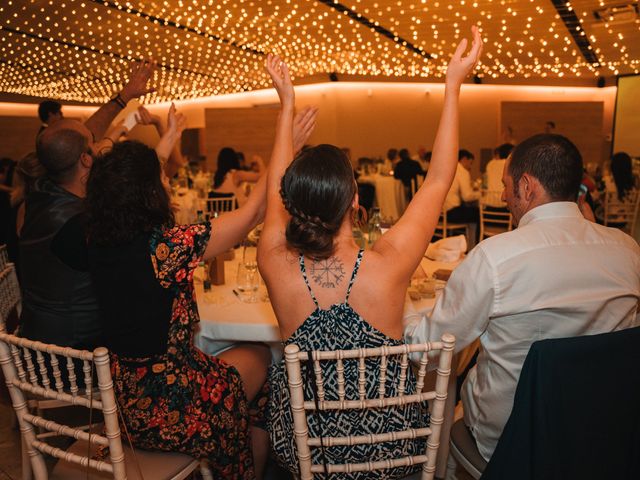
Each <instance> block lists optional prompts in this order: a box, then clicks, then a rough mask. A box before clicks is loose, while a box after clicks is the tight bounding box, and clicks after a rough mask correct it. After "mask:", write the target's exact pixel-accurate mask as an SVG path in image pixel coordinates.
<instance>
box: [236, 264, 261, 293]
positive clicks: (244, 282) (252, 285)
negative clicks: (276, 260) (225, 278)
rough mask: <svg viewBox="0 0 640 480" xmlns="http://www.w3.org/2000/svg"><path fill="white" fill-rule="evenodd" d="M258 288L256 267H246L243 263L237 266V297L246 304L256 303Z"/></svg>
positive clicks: (258, 281) (258, 280)
mask: <svg viewBox="0 0 640 480" xmlns="http://www.w3.org/2000/svg"><path fill="white" fill-rule="evenodd" d="M259 286H260V278H259V276H258V267H257V264H256V267H255V268H250V267H247V265H246V264H245V263H244V262H240V263H239V264H238V275H237V277H236V288H237V289H238V297H239V298H240V300H241V301H243V302H246V303H253V302H255V301H256V293H257V291H258V287H259Z"/></svg>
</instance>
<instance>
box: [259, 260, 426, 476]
mask: <svg viewBox="0 0 640 480" xmlns="http://www.w3.org/2000/svg"><path fill="white" fill-rule="evenodd" d="M362 253H363V252H362V250H360V252H359V253H358V258H357V260H356V264H355V267H354V269H353V273H352V274H351V280H350V282H349V286H348V287H347V296H346V298H345V301H344V302H343V303H341V304H335V305H332V306H331V308H328V309H321V308H320V307H319V305H318V301H317V300H316V297H315V295H314V294H313V291H312V290H311V286H310V285H309V282H308V280H307V274H306V268H305V264H304V257H302V256H300V259H299V263H300V270H301V272H302V276H303V279H304V281H305V283H306V285H307V288H308V289H309V293H310V294H311V298H312V299H313V302H314V303H315V306H316V309H315V310H314V311H313V313H312V314H311V315H310V316H309V318H307V319H306V320H305V321H304V322H303V323H302V325H300V327H298V329H297V330H296V331H295V332H294V333H293V335H291V337H289V339H288V340H287V341H286V342H285V345H288V344H291V343H295V344H296V345H298V346H299V347H300V350H302V351H310V350H339V349H344V350H348V349H355V348H376V347H381V346H383V345H387V346H395V345H402V343H403V342H402V341H401V340H395V339H393V338H390V337H387V336H386V335H385V334H384V333H382V332H380V331H379V330H377V329H375V328H374V327H372V326H371V325H370V324H369V323H367V322H366V321H365V320H364V319H363V318H362V317H361V316H360V315H358V313H357V312H356V311H355V310H353V308H351V305H349V294H350V292H351V287H352V286H353V283H354V281H355V278H356V275H357V273H358V268H359V266H360V262H361V260H362ZM398 360H399V359H398V358H397V357H395V356H394V357H389V360H388V364H387V384H386V392H387V396H394V395H396V394H397V387H398V382H397V379H398V378H399V376H400V369H401V364H400V361H398ZM343 366H344V378H345V397H346V398H347V399H353V398H358V379H359V374H358V360H357V359H350V360H344V361H343ZM321 368H322V370H323V372H322V374H323V378H324V382H325V399H326V400H337V399H338V396H337V390H338V389H337V372H336V367H335V362H327V364H321ZM366 371H367V382H366V385H367V387H366V389H367V392H366V396H367V398H377V395H378V387H379V381H378V379H379V377H380V363H379V362H378V361H376V360H374V359H368V360H366ZM302 377H303V379H304V399H305V401H308V400H312V399H317V392H316V391H315V389H314V384H315V383H314V380H315V377H314V375H313V373H311V371H310V369H308V368H307V365H306V364H303V365H302ZM268 381H269V385H270V398H269V408H268V414H267V417H268V427H269V428H268V429H269V437H270V440H271V447H272V449H273V451H274V454H275V457H276V460H277V461H278V463H279V464H280V465H282V466H283V467H285V468H287V469H288V470H289V471H291V472H299V471H300V470H299V466H298V458H297V456H296V445H295V436H294V434H293V417H292V414H291V404H290V397H289V389H288V386H287V385H288V384H287V374H286V367H285V363H284V360H282V361H281V362H280V363H277V364H275V365H272V366H271V368H270V370H269V380H268ZM415 391H416V379H415V376H414V375H413V371H412V370H411V369H409V370H408V371H407V385H406V390H405V392H406V393H407V394H413V393H415ZM307 424H308V427H309V433H310V436H313V437H322V436H329V435H332V436H337V435H345V436H346V435H367V434H376V433H383V432H394V431H396V432H397V431H402V430H406V429H408V428H422V427H427V426H428V425H429V414H428V408H427V405H426V402H425V403H424V404H419V403H412V404H408V405H400V406H396V407H389V408H379V409H375V408H371V409H366V410H358V409H352V410H346V411H343V412H340V411H334V410H325V411H313V412H307ZM425 451H426V441H425V438H424V437H420V438H418V439H407V440H399V441H392V442H384V443H379V444H374V445H367V444H360V445H351V446H349V445H347V446H332V447H324V448H312V449H311V456H312V460H313V463H314V464H319V465H322V464H323V463H324V462H325V461H326V463H327V464H333V463H360V462H366V461H369V460H383V459H389V458H398V457H404V456H413V455H422V454H424V452H425ZM418 468H419V466H417V465H414V466H406V467H397V468H393V469H386V470H377V471H374V472H352V473H344V474H335V475H329V476H326V475H324V476H322V477H321V478H336V479H338V478H339V479H340V480H365V479H367V480H368V479H396V478H403V477H406V476H407V475H410V474H411V473H413V472H415V471H416V470H417V469H418Z"/></svg>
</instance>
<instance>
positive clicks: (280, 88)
mask: <svg viewBox="0 0 640 480" xmlns="http://www.w3.org/2000/svg"><path fill="white" fill-rule="evenodd" d="M265 66H266V68H267V72H269V76H270V77H271V81H272V82H273V86H274V87H275V89H276V92H278V97H280V103H281V104H282V106H283V107H284V106H287V107H293V105H294V103H295V93H294V92H293V84H292V83H291V76H290V75H289V69H288V68H287V64H286V63H284V62H283V61H282V59H281V58H280V57H279V56H278V55H273V54H271V53H270V54H269V55H267V61H266V63H265Z"/></svg>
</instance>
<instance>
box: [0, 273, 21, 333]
mask: <svg viewBox="0 0 640 480" xmlns="http://www.w3.org/2000/svg"><path fill="white" fill-rule="evenodd" d="M14 310H15V311H16V313H17V315H18V317H19V316H20V313H21V311H22V297H21V295H20V285H19V284H18V277H17V275H16V267H15V265H14V264H13V263H6V264H5V266H4V268H2V270H1V271H0V327H4V325H5V324H6V323H7V319H8V318H9V315H10V314H11V312H13V311H14Z"/></svg>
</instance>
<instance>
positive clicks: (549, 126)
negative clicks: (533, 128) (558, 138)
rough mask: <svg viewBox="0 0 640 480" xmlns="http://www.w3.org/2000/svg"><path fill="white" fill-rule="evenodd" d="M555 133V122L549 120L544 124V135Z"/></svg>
mask: <svg viewBox="0 0 640 480" xmlns="http://www.w3.org/2000/svg"><path fill="white" fill-rule="evenodd" d="M555 131H556V122H552V121H551V120H549V121H548V122H547V123H545V124H544V133H555Z"/></svg>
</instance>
